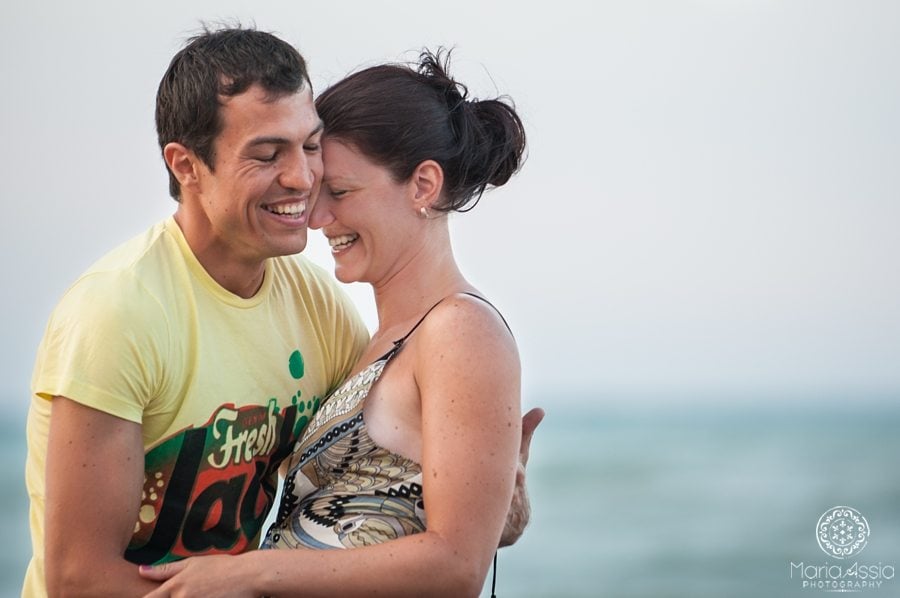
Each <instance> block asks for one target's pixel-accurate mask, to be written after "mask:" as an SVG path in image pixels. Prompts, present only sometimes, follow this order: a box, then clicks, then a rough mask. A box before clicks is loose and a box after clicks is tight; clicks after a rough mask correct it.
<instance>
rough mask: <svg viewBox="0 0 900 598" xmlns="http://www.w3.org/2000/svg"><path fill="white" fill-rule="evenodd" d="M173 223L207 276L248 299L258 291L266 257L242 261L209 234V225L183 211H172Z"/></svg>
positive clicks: (229, 290) (263, 274)
mask: <svg viewBox="0 0 900 598" xmlns="http://www.w3.org/2000/svg"><path fill="white" fill-rule="evenodd" d="M175 223H176V224H178V227H179V228H180V229H181V232H182V234H183V235H184V239H185V241H186V242H187V244H188V247H190V249H191V253H193V254H194V257H196V258H197V261H198V262H200V265H201V266H203V269H204V270H206V272H207V274H209V276H210V278H212V279H213V280H214V281H216V283H217V284H218V285H219V286H221V287H222V288H223V289H225V290H226V291H228V292H229V293H232V294H234V295H237V296H238V297H243V298H244V299H249V298H250V297H253V296H254V295H256V293H257V292H259V289H260V288H261V287H262V283H263V279H264V278H265V273H266V262H265V260H262V261H258V260H254V261H252V262H250V261H242V260H240V259H237V258H236V256H234V255H233V254H232V252H230V251H229V250H228V249H227V248H225V247H223V246H222V244H221V243H218V242H217V239H216V236H215V235H212V234H209V231H208V230H206V229H207V228H208V227H204V226H202V224H198V223H196V222H194V221H193V219H191V218H189V217H187V216H186V215H185V213H184V212H183V211H182V210H178V211H176V212H175Z"/></svg>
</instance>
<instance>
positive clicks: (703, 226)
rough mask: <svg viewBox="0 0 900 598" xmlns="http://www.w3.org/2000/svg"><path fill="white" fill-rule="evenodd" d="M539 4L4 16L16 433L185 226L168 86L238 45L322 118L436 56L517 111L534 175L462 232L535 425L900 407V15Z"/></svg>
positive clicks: (21, 11)
mask: <svg viewBox="0 0 900 598" xmlns="http://www.w3.org/2000/svg"><path fill="white" fill-rule="evenodd" d="M525 4H526V3H523V2H520V1H514V0H501V1H496V2H487V1H484V0H460V1H457V2H455V3H449V4H447V3H444V4H441V3H423V2H421V1H415V2H413V1H405V0H404V1H400V2H362V1H340V2H299V1H297V0H293V1H289V2H249V1H244V2H228V1H212V0H209V1H207V0H185V1H180V2H173V1H169V0H165V1H155V2H152V3H133V2H120V1H113V0H107V1H99V2H98V1H93V2H92V1H86V0H82V1H80V2H62V1H59V2H41V1H40V0H37V1H30V2H25V1H24V0H13V1H12V2H5V3H4V4H3V6H2V8H0V56H2V58H0V61H2V62H0V69H2V71H0V74H2V79H0V80H2V82H3V89H4V91H3V93H2V95H0V131H2V138H3V143H2V144H0V165H2V173H0V174H2V176H0V197H2V201H3V206H4V208H5V209H6V210H7V213H6V217H5V218H3V220H2V223H0V243H2V249H3V254H4V256H5V258H4V259H3V264H2V279H3V281H4V292H3V294H2V296H0V302H2V304H0V305H2V316H0V322H2V329H0V333H2V338H3V342H2V345H0V401H3V402H4V403H3V404H5V405H17V406H21V407H22V408H23V409H24V405H25V404H26V403H27V395H28V384H29V380H30V376H31V368H32V365H33V359H34V353H35V349H36V347H37V344H38V342H39V339H40V336H41V334H42V331H43V328H44V326H45V323H46V321H47V317H48V315H49V313H50V311H51V309H52V307H53V305H54V304H55V303H56V301H57V300H58V299H59V297H60V295H61V294H62V292H63V291H64V290H65V288H66V287H67V286H68V284H70V283H71V282H72V281H73V280H74V279H75V278H76V276H77V275H78V274H79V273H80V272H81V271H83V270H84V269H85V268H87V267H88V266H89V265H90V264H91V263H92V262H93V261H94V260H96V259H97V258H99V257H100V256H101V255H102V254H103V253H105V252H106V251H107V250H109V249H111V248H112V247H114V246H115V245H116V244H118V243H120V242H122V241H124V240H126V239H128V238H130V237H131V236H133V235H135V234H138V233H139V232H141V231H142V230H144V229H145V228H147V227H149V226H150V225H151V224H153V223H154V222H156V221H158V220H160V219H162V218H164V217H166V216H167V215H169V214H170V213H172V212H173V211H174V207H175V204H174V202H173V201H172V200H171V199H169V198H168V195H167V179H166V174H165V170H164V166H163V163H162V160H161V158H160V157H159V153H158V148H157V145H156V137H155V131H154V125H153V105H154V95H155V91H156V86H157V83H158V81H159V78H160V77H161V76H162V73H163V71H164V70H165V68H166V65H167V64H168V61H169V59H170V58H171V56H172V55H173V54H174V53H175V52H176V51H177V50H178V49H179V48H180V47H181V44H182V41H183V39H184V38H185V37H186V36H187V35H188V34H190V33H191V32H192V31H194V30H196V28H197V26H198V23H199V21H200V20H215V19H219V18H227V19H239V20H240V21H241V22H244V23H249V22H251V21H255V23H256V24H257V26H258V27H259V28H260V29H264V30H268V31H274V32H276V33H278V34H280V35H281V37H283V38H284V39H286V40H287V41H289V42H291V43H293V44H294V45H296V46H297V47H298V48H299V49H300V51H301V52H302V53H303V54H304V56H305V57H306V59H307V61H308V63H309V66H310V70H311V73H312V75H313V82H314V85H315V88H316V90H317V91H320V90H322V89H324V87H325V86H327V85H328V84H329V83H333V82H335V81H337V80H338V79H339V78H340V77H342V76H343V75H346V74H348V73H349V72H350V71H352V70H354V69H356V68H358V67H360V66H367V65H371V64H374V63H377V62H382V61H395V60H402V59H407V58H411V57H413V56H414V55H415V53H416V51H417V50H419V49H421V48H422V47H424V46H428V47H432V48H434V47H437V46H439V45H443V46H453V47H455V48H456V51H455V54H454V57H455V62H454V65H455V68H454V69H453V73H454V74H455V75H457V76H458V78H459V79H460V80H461V81H462V82H464V83H466V84H468V85H469V87H470V90H471V92H472V93H473V95H475V96H478V97H485V96H493V95H496V94H497V93H502V94H508V95H510V96H511V97H512V98H513V99H514V100H515V102H516V105H517V107H518V109H519V111H520V114H521V115H522V117H523V119H524V121H525V124H526V130H527V133H528V135H529V142H530V150H529V158H528V161H527V162H526V164H525V166H524V168H523V170H522V172H521V173H520V174H519V175H518V176H517V177H516V178H515V179H514V180H513V182H511V183H510V184H509V185H507V186H506V187H504V188H503V189H500V190H498V191H495V192H493V193H490V194H488V195H486V196H485V198H484V199H483V201H482V203H481V204H480V205H479V206H478V207H477V208H476V209H475V210H474V211H473V212H471V213H469V214H462V215H459V216H457V217H455V218H454V219H453V222H452V230H453V232H454V243H455V248H456V250H457V255H458V258H459V261H460V262H461V265H462V268H463V270H464V272H466V273H467V274H468V275H469V277H470V279H471V280H472V281H473V282H474V283H475V284H476V286H479V287H480V288H481V290H482V291H483V292H484V293H485V294H486V295H487V296H488V297H489V298H491V299H492V300H493V301H494V302H495V303H496V304H497V306H498V307H499V308H500V309H501V310H502V311H503V313H504V314H505V315H506V316H507V319H508V320H509V321H510V323H511V325H512V326H513V328H514V330H515V333H516V337H517V339H518V342H519V346H520V351H521V354H522V362H523V368H524V398H525V400H524V402H525V404H526V406H527V405H532V404H541V405H544V406H547V407H552V405H554V404H559V403H563V402H569V401H597V402H600V401H605V402H610V403H615V402H617V401H633V400H648V401H649V400H653V401H675V400H689V399H703V400H721V401H730V400H755V399H771V400H813V401H816V400H825V399H848V400H862V399H865V398H869V397H873V398H890V397H894V398H896V397H898V396H900V363H898V362H900V267H898V265H897V261H898V257H900V234H898V232H897V228H898V225H900V167H898V164H897V163H898V158H900V3H897V2H894V1H891V0H885V1H868V0H846V1H836V0H808V1H791V0H781V1H775V0H771V1H766V0H759V1H753V0H718V1H716V0H705V1H700V0H696V1H676V0H671V1H662V0H659V1H640V0H627V1H626V0H619V1H616V2H608V1H602V0H595V1H590V2H588V1H585V2H574V1H566V0H558V1H555V2H541V3H537V4H534V5H533V6H526V5H525ZM251 6H252V7H253V8H252V9H251V8H249V7H251ZM311 237H312V239H313V241H312V243H311V246H310V248H309V249H308V253H309V255H310V256H311V258H312V259H313V260H314V261H316V262H318V263H320V264H322V265H323V266H325V267H326V268H328V269H330V268H331V258H330V256H329V255H328V253H327V251H326V249H325V246H324V243H323V242H322V241H321V239H320V236H319V234H318V233H313V234H312V235H311ZM350 291H351V293H352V295H353V297H354V298H355V299H356V300H357V302H358V304H359V305H360V307H361V309H362V310H363V313H364V316H365V317H366V319H367V321H368V322H369V323H370V325H373V324H374V314H373V310H372V307H371V300H370V298H369V294H368V291H367V289H366V288H364V287H353V288H351V289H350Z"/></svg>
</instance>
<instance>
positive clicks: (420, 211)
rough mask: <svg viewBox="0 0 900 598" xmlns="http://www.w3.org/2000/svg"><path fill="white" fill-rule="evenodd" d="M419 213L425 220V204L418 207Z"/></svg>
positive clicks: (426, 211)
mask: <svg viewBox="0 0 900 598" xmlns="http://www.w3.org/2000/svg"><path fill="white" fill-rule="evenodd" d="M419 214H421V215H422V218H424V219H425V220H428V208H426V207H425V206H422V207H421V208H419Z"/></svg>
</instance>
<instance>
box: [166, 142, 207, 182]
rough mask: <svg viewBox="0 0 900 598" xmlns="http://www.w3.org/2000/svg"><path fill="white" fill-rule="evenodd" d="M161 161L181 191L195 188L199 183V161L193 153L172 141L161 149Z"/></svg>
mask: <svg viewBox="0 0 900 598" xmlns="http://www.w3.org/2000/svg"><path fill="white" fill-rule="evenodd" d="M163 159H165V161H166V165H167V166H168V167H169V170H170V171H171V172H172V174H173V175H174V176H175V178H176V179H177V180H178V184H179V185H180V186H181V188H182V189H185V188H190V187H196V185H197V182H198V181H199V176H198V172H197V166H198V163H199V162H200V160H199V159H198V158H197V156H196V155H195V154H194V152H192V151H191V150H189V149H188V148H186V147H184V146H183V145H181V144H180V143H176V142H174V141H173V142H171V143H167V144H166V146H165V147H164V148H163Z"/></svg>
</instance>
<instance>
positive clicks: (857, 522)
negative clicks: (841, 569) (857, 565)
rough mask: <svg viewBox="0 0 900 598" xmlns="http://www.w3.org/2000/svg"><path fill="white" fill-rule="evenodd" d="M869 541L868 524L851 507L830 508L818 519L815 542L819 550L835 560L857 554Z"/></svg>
mask: <svg viewBox="0 0 900 598" xmlns="http://www.w3.org/2000/svg"><path fill="white" fill-rule="evenodd" d="M868 539H869V522H868V521H866V518H865V517H863V516H862V514H860V512H859V511H857V510H856V509H853V508H851V507H831V508H830V509H828V510H827V511H825V512H824V513H822V516H821V517H819V522H818V523H817V524H816V540H818V542H819V548H821V549H822V551H823V552H825V554H827V555H828V556H833V557H834V558H836V559H845V558H849V557H851V556H853V555H855V554H859V553H860V552H861V551H862V549H863V548H865V547H866V542H867V541H868Z"/></svg>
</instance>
